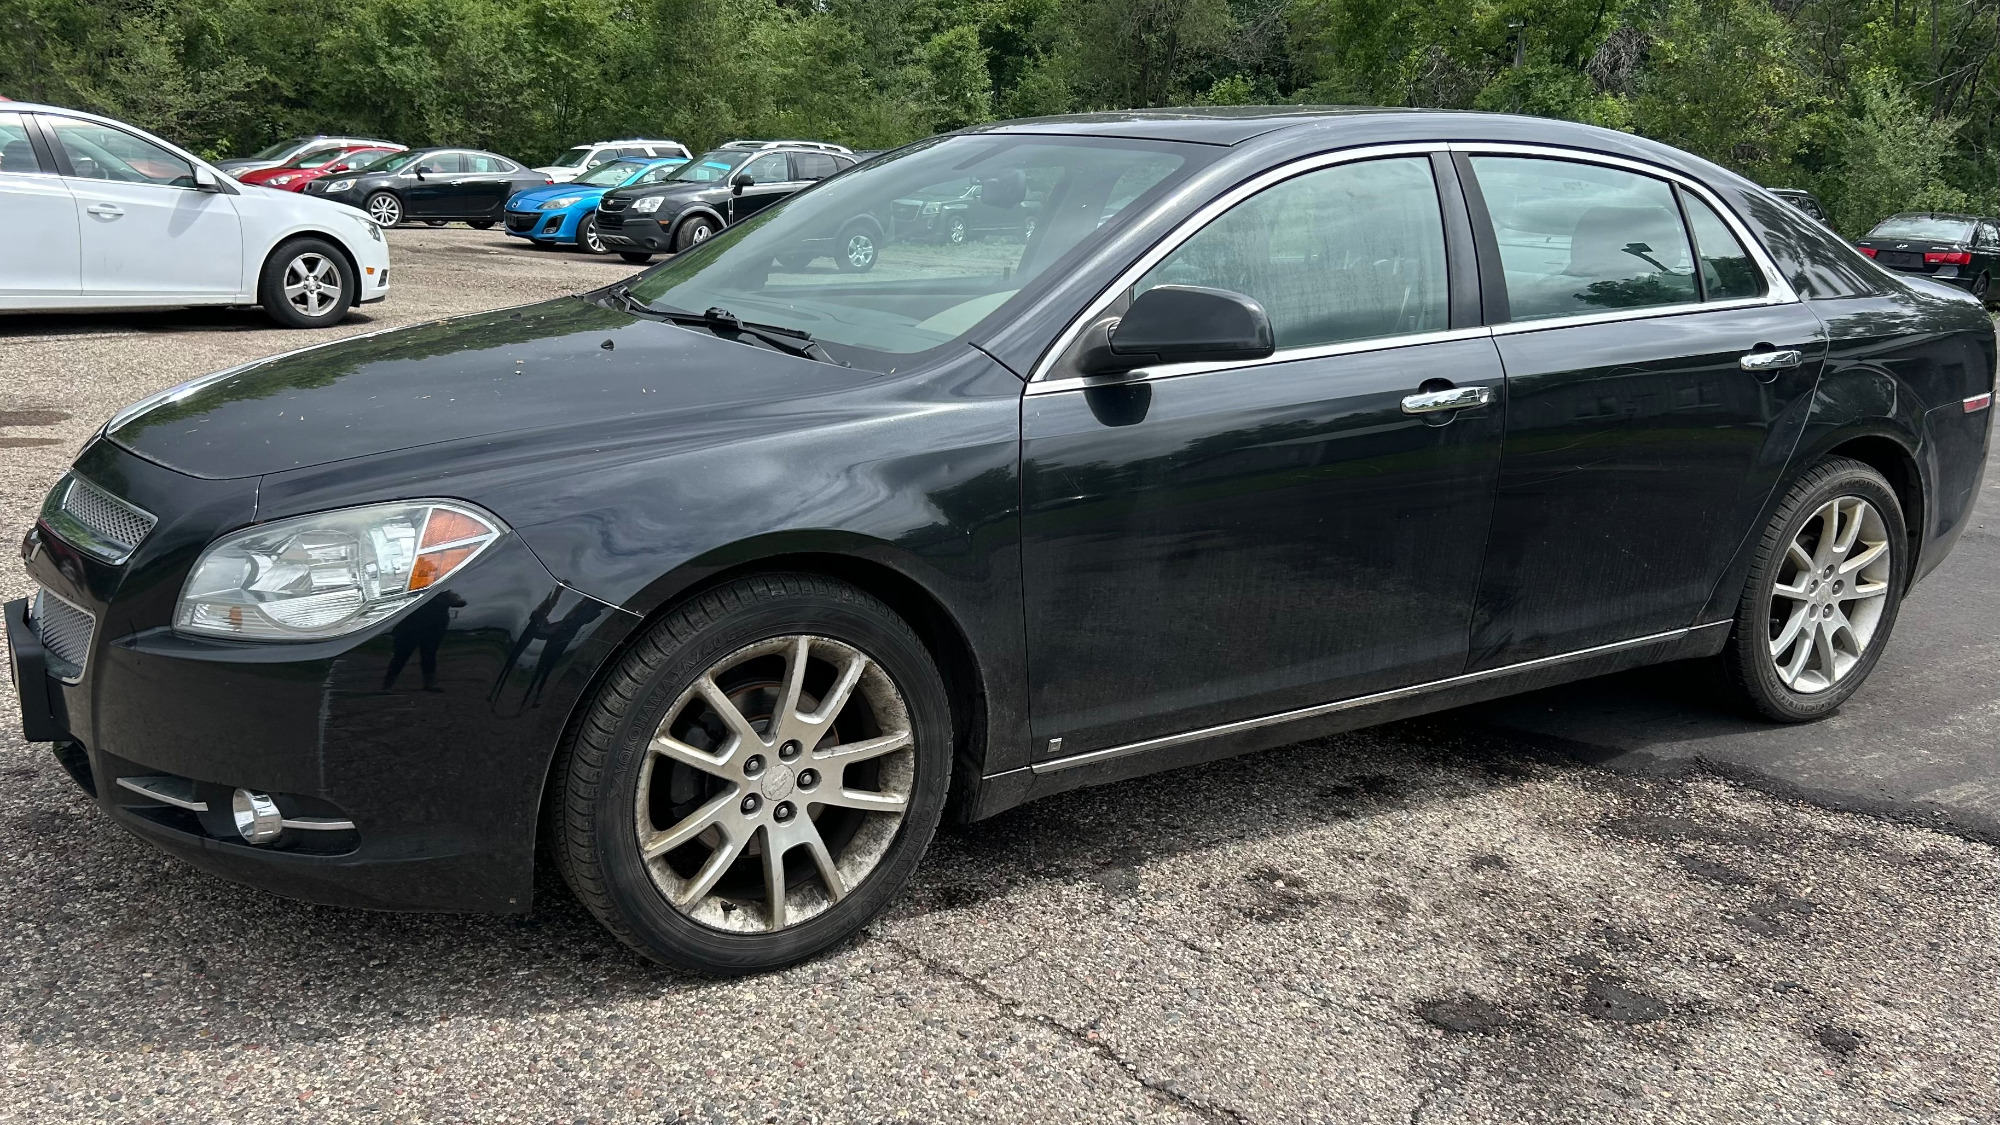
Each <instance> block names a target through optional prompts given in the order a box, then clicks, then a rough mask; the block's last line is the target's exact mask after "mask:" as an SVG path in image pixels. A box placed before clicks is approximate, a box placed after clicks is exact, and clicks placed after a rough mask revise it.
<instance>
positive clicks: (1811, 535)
mask: <svg viewBox="0 0 2000 1125" xmlns="http://www.w3.org/2000/svg"><path fill="white" fill-rule="evenodd" d="M1893 557H1894V556H1893V555H1891V553H1890V551H1889V532H1888V527H1887V525H1886V524H1884V523H1883V521H1882V514H1881V513H1880V512H1877V511H1876V510H1875V506H1874V505H1873V504H1870V503H1869V502H1868V501H1866V500H1863V499H1861V498H1860V497H1858V496H1836V497H1834V498H1833V499H1832V500H1829V501H1827V502H1826V503H1825V504H1822V505H1821V506H1820V509H1819V511H1817V512H1814V513H1813V516H1812V518H1811V519H1809V520H1807V521H1806V524H1805V526H1804V527H1802V528H1800V529H1799V533H1798V534H1797V535H1796V536H1794V537H1793V538H1792V541H1791V543H1790V544H1788V545H1787V546H1786V548H1785V561H1784V563H1783V564H1782V565H1781V566H1780V567H1779V568H1778V576H1777V579H1776V583H1775V584H1774V585H1773V587H1772V589H1771V632H1770V635H1769V637H1768V638H1767V639H1768V640H1769V642H1770V653H1771V663H1772V665H1773V666H1774V667H1775V668H1776V669H1777V672H1778V679H1779V680H1780V681H1782V682H1783V683H1784V685H1785V686H1786V687H1788V688H1790V689H1792V690H1793V691H1795V692H1798V693H1799V694H1801V695H1813V694H1817V693H1819V692H1822V691H1825V690H1827V689H1828V688H1830V687H1832V686H1834V685H1835V684H1837V683H1839V682H1840V681H1841V680H1842V679H1843V678H1845V677H1846V676H1847V674H1848V673H1849V672H1851V671H1853V669H1854V667H1855V665H1857V664H1859V663H1861V658H1862V656H1863V655H1865V654H1866V653H1867V651H1868V645H1869V643H1870V642H1872V641H1873V640H1874V639H1875V631H1876V627H1877V626H1878V625H1880V624H1881V621H1882V611H1883V609H1884V608H1886V607H1887V605H1888V601H1889V599H1888V593H1889V580H1890V577H1891V575H1890V564H1891V561H1892V560H1893Z"/></svg>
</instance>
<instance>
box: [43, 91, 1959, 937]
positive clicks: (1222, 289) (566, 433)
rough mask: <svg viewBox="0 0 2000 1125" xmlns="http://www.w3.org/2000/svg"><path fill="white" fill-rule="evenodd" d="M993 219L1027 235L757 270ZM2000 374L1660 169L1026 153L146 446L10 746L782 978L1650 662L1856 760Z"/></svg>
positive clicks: (1155, 127) (414, 890)
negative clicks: (1003, 834) (1249, 788)
mask: <svg viewBox="0 0 2000 1125" xmlns="http://www.w3.org/2000/svg"><path fill="white" fill-rule="evenodd" d="M967 178H972V179H975V180H977V181H978V182H980V183H981V184H982V185H985V186H983V187H982V192H983V193H989V194H993V195H994V196H995V198H992V199H990V200H989V202H995V203H998V202H1001V201H1002V199H1003V198H1012V197H1013V195H1014V193H1015V192H1017V191H1019V192H1021V193H1022V195H1023V197H1025V190H1026V186H1027V185H1037V186H1040V187H1042V188H1045V190H1046V193H1047V194H1046V196H1045V197H1044V201H1043V202H1044V206H1043V208H1042V209H1041V211H1040V217H1041V221H1040V222H1038V223H1037V225H1036V229H1035V231H1034V234H1033V235H1032V236H1030V237H1028V238H1027V239H1025V240H1010V239H988V240H983V241H969V242H966V243H964V244H952V243H949V242H945V243H903V242H891V243H889V244H888V245H887V246H885V247H883V248H882V260H881V261H880V263H879V264H878V265H877V267H876V268H875V269H874V270H873V271H872V272H870V273H868V274H866V275H857V274H853V273H843V272H839V271H834V270H824V271H818V272H809V273H802V272H797V271H789V270H786V269H784V268H783V267H782V266H780V265H778V264H777V263H779V262H781V261H782V260H784V259H785V258H787V257H790V256H793V255H796V254H798V253H800V252H802V251H801V250H800V247H801V246H812V245H817V244H820V243H823V242H824V241H825V240H826V239H828V238H830V237H831V236H832V235H833V234H834V233H835V232H837V231H839V230H841V229H844V227H845V225H846V224H847V223H849V222H851V221H852V218H853V216H856V215H860V214H879V213H881V212H883V211H884V210H886V209H887V208H888V206H889V205H890V204H891V203H892V202H893V201H895V200H898V199H910V198H923V197H925V196H926V195H929V194H933V193H935V192H936V191H938V190H940V189H941V188H942V186H943V185H947V184H950V183H953V182H957V181H963V180H965V179H967ZM1994 370H1995V341H1994V333H1993V327H1992V324H1991V323H1990V322H1989V321H1988V319H1987V317H1986V316H1985V314H1984V312H1983V310H1982V309H1981V308H1980V307H1979V304H1978V302H1976V301H1974V300H1972V299H1971V298H1970V297H1968V296H1966V295H1965V294H1963V293H1961V292H1957V291H1954V290H1952V289H1949V288H1947V287H1944V286H1940V285H1935V284H1932V283H1930V282H1928V281H1923V280H1917V279H1909V280H1906V279H1904V278H1901V277H1898V276H1895V275H1891V274H1887V273H1884V272H1883V271H1881V270H1879V269H1876V268H1875V267H1874V266H1872V265H1870V264H1869V263H1868V262H1866V261H1864V260H1863V259H1862V258H1861V257H1860V256H1859V255H1857V254H1856V253H1855V251H1854V249H1853V247H1851V246H1848V245H1846V244H1844V243H1842V242H1841V241H1840V240H1839V239H1837V238H1836V237H1835V236H1834V235H1833V234H1832V233H1830V232H1829V231H1827V230H1826V229H1825V228H1824V227H1822V226H1820V225H1819V224H1818V223H1815V222H1813V221H1812V220H1810V219H1808V218H1806V217H1805V216H1803V215H1801V214H1800V213H1798V212H1797V211H1796V210H1794V209H1793V208H1791V207H1790V206H1789V205H1787V204H1785V203H1782V202H1780V201H1779V200H1777V199H1775V198H1773V197H1772V196H1770V195H1768V194H1766V193H1765V192H1764V191H1763V190H1762V189H1760V188H1758V187H1757V186H1756V185H1754V184H1751V183H1749V182H1748V181H1746V180H1743V179H1740V178H1738V177H1736V176H1734V175H1732V174H1730V173H1728V172H1725V171H1723V170H1722V169H1720V168H1718V167H1716V166H1715V165H1713V164H1710V163H1708V162H1707V161H1704V160H1700V159H1696V158H1694V157H1690V156H1687V155H1685V154H1683V153H1681V152H1679V151H1677V150H1674V149H1671V148H1668V147H1665V146H1663V145H1660V144H1656V143H1653V142H1651V141H1647V140H1644V139H1642V138H1639V137H1634V136H1630V135H1627V134H1622V133H1615V132H1607V131H1602V130H1597V129H1593V128H1590V127H1587V126H1583V125H1576V124H1569V123H1561V122H1553V121H1543V120H1536V119H1533V118H1524V117H1508V116H1498V115H1473V114H1451V113H1409V112H1396V113H1391V112H1377V111H1350V112H1341V111H1323V112H1310V113H1307V112H1300V111H1297V110H1288V111H1286V112H1283V113H1272V114H1268V115H1266V114H1258V113H1254V112H1250V113H1246V112H1243V111H1240V110H1232V111H1226V112H1225V111H1216V112H1208V111H1175V112H1166V111H1162V112H1153V113H1124V114H1098V115H1092V116H1088V117H1074V118H1047V119H1040V120H1036V121H1029V122H1019V123H1002V124H998V125H992V126H986V127H981V128H977V129H973V130H968V131H966V132H963V133H960V134H954V135H951V136H947V137H943V138H935V139H932V140H930V141H925V142H921V143H919V144H916V145H912V146H909V147H907V148H904V149H901V150H898V151H896V152H894V153H891V154H888V155H886V156H883V157H878V158H877V159H876V160H874V161H872V162H870V163H869V164H868V165H867V166H865V167H861V168H857V169H854V170H853V171H852V172H850V173H848V174H845V175H840V176H836V177H833V178H831V179H829V180H827V181H826V182H825V183H823V184H820V185H818V186H816V187H813V188H811V189H809V190H806V191H803V192H800V193H798V194H797V195H796V196H795V197H794V198H791V199H788V200H786V201H784V202H782V203H779V204H777V205H775V206H773V207H771V208H770V209H769V210H768V211H767V212H766V213H765V214H764V215H763V216H760V217H759V219H758V220H757V221H754V222H750V223H743V224H740V225H737V226H734V227H732V228H729V229H725V230H723V231H721V232H720V233H719V234H716V235H715V236H714V237H711V238H709V239H708V240H706V242H705V243H704V244H703V245H702V246H700V247H698V248H696V249H694V250H692V251H691V252H689V253H685V254H681V255H679V256H677V257H675V258H674V259H673V260H672V261H670V262H667V263H664V264H662V265H660V266H659V267H656V268H655V269H652V270H650V271H647V272H645V273H643V274H641V275H639V276H638V277H636V278H630V279H626V280H624V281H621V282H620V283H618V284H616V285H613V286H611V287H609V288H607V289H603V290H599V291H596V292H592V293H587V294H583V295H581V296H569V297H562V298H559V299H556V300H551V301H547V302H544V303H542V304H538V305H532V306H527V307H522V308H516V309H510V310H502V311H497V312H489V313H480V314H474V315H469V316H461V317H457V318H455V319H451V320H446V321H440V322H434V323H429V324H422V325H415V326H411V327H408V328H403V329H400V330H397V331H393V332H387V333H382V334H378V335H374V336H369V337H362V338H356V339H351V340H347V341H343V342H340V343H335V344H332V345H329V346H326V347H321V348H315V349H312V350H310V351H306V352H298V353H293V354H290V355H287V356H280V357H276V358H272V359H268V360H263V361H259V362H255V363H251V364H247V365H245V366H243V367H240V368H234V369H231V370H228V371H223V372H219V373H217V374H215V375H211V376H208V377H206V378H204V379H200V380H197V381H195V382H193V383H190V384H187V385H184V386H182V387H178V388H175V389H173V390H171V391H167V392H163V393H162V394H160V395H158V396H156V397H154V398H152V399H148V400H146V401H144V402H141V403H138V404H136V405H134V406H131V407H128V408H127V409H125V410H122V411H120V412H119V413H118V414H117V415H116V416H114V417H113V418H112V419H111V420H110V421H109V422H108V423H107V424H106V425H105V427H104V429H103V431H102V432H101V433H100V434H98V435H97V436H96V437H95V438H94V439H93V440H92V441H91V442H90V443H89V444H88V445H87V446H86V447H85V448H84V449H83V450H82V451H81V453H80V454H79V455H78V457H77V458H76V461H75V464H74V467H73V468H72V469H71V471H70V472H69V473H68V474H67V475H65V476H64V477H63V478H62V479H61V480H60V481H58V482H56V484H55V487H54V488H53V490H52V491H51V492H50V493H49V496H48V499H47V501H46V503H45V506H44V508H43V512H42V516H41V518H40V520H39V521H38V522H37V523H36V524H35V526H34V527H33V528H32V529H31V530H30V531H29V534H28V536H27V538H26V540H25V544H24V550H25V556H26V562H27V569H28V572H29V574H30V575H31V576H32V578H33V581H34V582H35V583H36V584H37V585H38V587H39V592H38V593H37V594H36V595H35V597H34V598H33V599H32V600H31V601H21V602H14V603H11V604H10V605H8V607H7V627H8V633H9V639H10V641H11V642H12V646H13V654H14V662H15V666H16V675H15V682H16V683H17V684H18V685H19V691H20V696H21V706H22V711H23V721H24V726H25V729H26V731H27V734H28V737H29V738H30V739H37V740H45V741H49V742H52V743H53V744H54V749H55V756H56V757H57V759H58V760H59V761H60V762H61V763H62V764H63V765H64V766H65V767H67V769H68V770H69V771H70V772H71V773H72V774H73V775H74V776H75V777H76V779H77V780H78V782H79V783H80V784H81V785H82V786H83V787H84V788H85V789H86V790H88V791H89V792H90V793H91V794H92V795H93V797H94V799H95V800H96V802H97V803H98V804H99V805H100V806H101V808H102V811H103V813H104V815H106V816H108V817H109V818H110V819H112V820H113V821H115V822H116V823H118V824H119V825H121V826H123V827H125V828H126V829H128V830H130V831H131V832H133V833H135V834H137V835H139V836H140V837H142V838H144V839H145V840H147V841H150V842H151V843H153V844H155V845H156V846H158V847H159V848H161V849H163V850H166V851H168V852H171V853H173V854H174V855H177V856H180V857H182V858H183V859H185V860H187V861H188V862H190V863H192V864H195V865H198V866H200V867H203V868H205V869H208V870H210V871H214V872H217V873H220V874H222V875H224V876H227V877H229V878H233V879H238V880H241V881H243V882H246V883H250V884H253V885H255V886H259V887H263V888H267V889H269V890H272V891H276V892H278V893H281V894H286V895H293V896H296V897H299V898H305V899H310V900H314V901H319V902H326V903H336V904H348V905H356V906H370V907H382V908H396V909H420V910H451V911H499V912H507V911H524V910H527V909H528V908H529V906H530V903H531V895H532V891H533V888H534V886H535V865H536V862H537V856H538V854H540V855H545V856H547V857H548V858H549V860H550V862H552V863H553V864H554V866H555V867H556V868H557V869H558V870H559V871H560V873H561V874H562V876H563V877H564V878H565V879H566V880H567V881H568V883H569V885H570V886H571V887H572V888H573V889H574V890H575V892H576V895H577V896H578V897H579V898H580V899H581V900H582V901H583V902H584V903H585V905H586V906H587V907H588V908H589V909H590V910H591V911H592V912H594V913H595V914H596V916H597V917H598V918H600V919H601V920H602V921H603V922H604V924H605V925H606V926H607V927H608V928H609V929H610V930H611V931H612V932H613V933H615V934H617V935H618V936H619V937H620V938H621V939H622V940H624V941H625V942H627V943H629V944H630V945H631V946H632V947H633V948H635V949H637V950H639V951H640V952H642V953H643V954H645V955H646V956H648V957H652V958H655V959H657V960H659V961H661V962H664V963H667V964H671V965H679V966H686V967H691V968H694V969H699V970H705V971H709V972H718V973H737V972H748V971H755V970H761V969H767V968H770V967H773V966H777V965H783V964H786V963H788V962H791V961H794V960H796V959H798V958H801V957H805V956H808V955H810V954H812V953H814V952H816V951H819V950H823V949H825V948H827V947H828V946H829V945H830V944H832V943H834V942H836V941H839V940H841V939H842V938H843V937H844V936H846V935H849V934H852V933H854V932H855V931H856V930H857V929H858V928H859V927H861V926H862V925H863V924H864V923H865V922H867V920H868V919H869V918H871V917H873V916H874V915H875V914H877V913H878V912H879V911H881V910H883V909H884V908H885V906H887V905H888V904H889V902H890V901H891V900H892V899H893V898H894V897H895V896H896V894H897V892H898V890H899V889H900V888H901V887H902V886H903V885H904V883H905V882H906V881H907V880H908V879H909V878H910V875H911V873H912V871H913V870H914V869H915V868H916V866H917V864H918V862H919V860H920V859H921V858H922V856H923V854H924V851H925V848H926V846H927V845H928V844H929V842H930V840H931V838H932V834H933V832H934V831H935V830H936V828H937V826H938V824H939V822H940V820H941V819H943V818H945V817H951V818H954V819H959V820H966V819H972V820H976V819H979V818H983V817H990V816H992V815H994V814H995V813H999V812H1001V811H1003V810H1005V809H1008V808H1011V807H1014V806H1016V805H1019V804H1021V803H1022V802H1024V801H1030V800H1033V799H1036V798H1039V797H1043V796H1047V795H1049V794H1052V793H1059V792H1062V791H1064V790H1068V789H1073V788H1076V787H1078V786H1085V785H1098V784H1103V783H1108V782H1117V781H1120V780H1123V779H1126V778H1131V777H1134V776H1137V775H1140V774H1146V773H1151V772H1153V771H1156V770H1163V769H1168V768H1171V767H1175V766H1182V765H1187V764H1190V763H1195V762H1203V761H1210V760H1214V759H1221V758H1226V757H1229V756H1231V755H1235V754H1240V753H1243V752H1245V751H1249V750H1255V749H1258V748H1260V747H1264V746H1270V745H1275V744H1279V743H1286V742H1292V741H1295V740H1298V739H1302V738H1308V737H1312V736H1317V735H1321V734H1325V733H1328V732H1332V731H1338V730H1341V729H1345V728H1351V727H1356V726H1361V725H1365V724H1369V723H1376V722H1382V721H1385V720H1389V719H1395V718H1400V717H1403V716H1408V715H1413V714H1417V713H1420V712H1426V711H1432V710H1437V709H1440V708H1446V707H1453V706H1457V705H1459V704H1462V703H1466V702H1470V701H1474V700H1479V699H1485V698H1490V697H1493V696H1499V695H1504V694H1507V693H1510V692H1518V691H1526V690H1529V689H1533V688H1539V687H1544V686H1547V685H1550V684H1554V683H1558V682H1561V681H1565V680H1573V679H1577V678H1580V677H1585V676H1594V675H1599V674H1602V673H1606V672H1612V671H1617V670H1620V669H1627V668H1633V667H1637V666H1641V665H1649V664H1655V663H1658V662H1661V661H1670V660H1683V659H1689V658H1711V659H1714V660H1716V661H1717V662H1718V663H1719V664H1720V666H1721V668H1722V670H1723V671H1724V672H1725V673H1726V676H1727V682H1728V683H1729V684H1731V685H1732V689H1731V690H1732V691H1733V694H1734V697H1735V698H1736V699H1737V700H1738V701H1739V702H1740V704H1741V706H1743V707H1744V708H1746V709H1747V710H1750V711H1752V712H1754V713H1757V714H1761V715H1764V716H1767V717H1768V718H1770V719H1772V720H1776V721H1783V722H1797V721H1804V720H1811V719H1816V718H1819V717H1821V716H1824V715H1827V714H1829V713H1831V712H1832V711H1833V710H1834V709H1835V708H1837V707H1839V706H1840V705H1841V704H1842V703H1843V702H1844V701H1846V700H1847V699H1848V698H1849V696H1851V695H1852V694H1853V692H1854V691H1855V689H1856V688H1857V687H1858V686H1859V685H1860V684H1861V683H1862V681H1863V680H1864V679H1865V678H1866V677H1867V676H1868V674H1869V671H1870V669H1871V668H1873V667H1874V665H1875V663H1876V661H1877V660H1878V659H1879V658H1880V656H1881V655H1882V652H1883V650H1884V649H1885V647H1886V646H1887V645H1888V644H1889V639H1890V633H1891V630H1892V628H1893V626H1894V625H1895V621H1896V613H1897V607H1898V606H1899V605H1900V603H1901V600H1902V598H1903V596H1904V594H1905V592H1906V591H1907V590H1908V589H1909V588H1910V585H1911V583H1913V582H1914V581H1916V580H1918V579H1920V578H1921V577H1922V576H1923V575H1924V574H1926V573H1927V572H1929V571H1931V570H1932V569H1933V568H1935V567H1936V566H1937V565H1938V564H1939V563H1940V562H1941V561H1942V560H1943V559H1944V558H1945V556H1946V555H1947V554H1948V553H1949V552H1950V550H1951V548H1952V545H1953V544H1954V542H1955V541H1956V540H1957V539H1958V537H1959V535H1960V534H1961V533H1962V532H1963V531H1964V529H1965V527H1966V525H1967V522H1968V517H1969V515H1970V512H1971V506H1972V502H1973V498H1974V497H1975V496H1976V495H1977V493H1978V484H1979V477H1980V468H1981V465H1982V463H1983V461H1984V459H1985V455H1986V450H1987V445H1988V442H1989V440H1990V428H1991V418H1992V410H1991V409H1990V407H1991V404H1992V396H1993V383H1994ZM1308 783H1309V782H1308ZM1187 799H1188V800H1189V801H1190V802H1199V801H1200V800H1201V799H1202V797H1201V794H1199V793H1191V794H1189V796H1188V798H1187ZM538 842H540V843H541V844H542V845H543V848H542V850H541V851H540V852H539V853H538V850H537V844H538ZM142 916H143V911H141V912H139V914H138V915H135V917H142Z"/></svg>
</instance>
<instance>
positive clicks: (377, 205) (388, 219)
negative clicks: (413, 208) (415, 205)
mask: <svg viewBox="0 0 2000 1125" xmlns="http://www.w3.org/2000/svg"><path fill="white" fill-rule="evenodd" d="M367 207H368V217H369V218H371V219H373V220H375V222H376V223H377V224H378V225H381V226H385V227H393V226H396V225H397V224H399V223H401V222H402V221H403V201H402V200H400V199H397V198H396V197H395V195H393V194H392V193H390V192H386V191H378V192H376V193H375V194H374V195H371V196H369V197H368V203H367Z"/></svg>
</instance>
